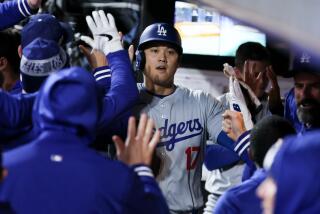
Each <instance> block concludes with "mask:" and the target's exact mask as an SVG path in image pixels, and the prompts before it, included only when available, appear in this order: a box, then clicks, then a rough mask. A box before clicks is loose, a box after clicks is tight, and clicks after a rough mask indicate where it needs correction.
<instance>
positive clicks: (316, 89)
mask: <svg viewBox="0 0 320 214" xmlns="http://www.w3.org/2000/svg"><path fill="white" fill-rule="evenodd" d="M319 71H320V63H319V57H317V56H315V55H313V54H310V53H308V52H306V51H302V52H300V53H298V54H297V55H296V57H295V58H294V64H293V70H292V72H291V73H292V75H293V78H294V97H295V103H296V108H293V110H294V109H296V115H297V118H298V120H299V121H300V123H301V124H302V128H301V130H300V132H301V133H304V132H306V131H310V130H312V129H317V128H319V127H320V112H319V110H318V109H319V107H320V86H319V85H320V72H319Z"/></svg>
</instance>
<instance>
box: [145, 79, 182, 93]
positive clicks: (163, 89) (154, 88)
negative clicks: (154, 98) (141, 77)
mask: <svg viewBox="0 0 320 214" xmlns="http://www.w3.org/2000/svg"><path fill="white" fill-rule="evenodd" d="M144 85H145V87H146V89H147V90H148V91H150V92H151V93H153V94H157V95H161V96H166V95H170V94H172V93H173V92H174V90H175V88H176V86H175V85H174V84H172V85H170V86H160V85H157V84H153V83H152V82H150V81H145V82H144Z"/></svg>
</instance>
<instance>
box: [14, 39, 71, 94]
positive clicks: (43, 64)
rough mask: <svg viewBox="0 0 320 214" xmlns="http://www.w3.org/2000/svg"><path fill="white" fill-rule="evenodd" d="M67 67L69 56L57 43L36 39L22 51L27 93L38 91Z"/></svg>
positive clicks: (23, 75) (22, 65) (24, 83)
mask: <svg viewBox="0 0 320 214" xmlns="http://www.w3.org/2000/svg"><path fill="white" fill-rule="evenodd" d="M66 65H67V54H66V52H65V51H64V50H63V49H62V48H61V47H60V46H59V44H58V43H57V42H56V41H53V40H47V39H43V38H36V39H35V40H34V41H32V42H31V43H30V44H28V45H27V46H26V47H25V48H23V50H22V58H21V62H20V75H21V84H22V88H23V90H24V91H25V92H27V93H33V92H35V91H38V90H39V88H40V86H41V85H42V83H43V81H44V80H45V79H46V78H47V77H48V76H49V75H50V74H51V73H52V72H55V71H57V70H60V69H62V68H64V67H66Z"/></svg>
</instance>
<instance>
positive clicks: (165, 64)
mask: <svg viewBox="0 0 320 214" xmlns="http://www.w3.org/2000/svg"><path fill="white" fill-rule="evenodd" d="M144 53H145V56H146V64H145V69H144V74H145V77H146V78H147V79H148V80H150V81H151V82H152V83H153V84H156V85H159V86H162V87H171V86H172V85H173V80H174V74H175V73H176V71H177V68H178V66H179V54H178V52H177V51H176V50H175V49H174V48H172V47H171V46H169V45H166V44H163V43H159V44H155V45H153V46H152V47H148V48H146V49H145V50H144Z"/></svg>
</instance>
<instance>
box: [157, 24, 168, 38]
mask: <svg viewBox="0 0 320 214" xmlns="http://www.w3.org/2000/svg"><path fill="white" fill-rule="evenodd" d="M157 33H158V35H159V36H167V30H166V29H165V28H164V27H163V26H162V25H158V31H157Z"/></svg>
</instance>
